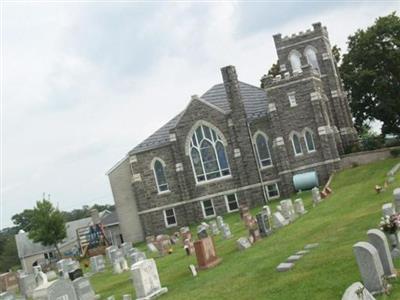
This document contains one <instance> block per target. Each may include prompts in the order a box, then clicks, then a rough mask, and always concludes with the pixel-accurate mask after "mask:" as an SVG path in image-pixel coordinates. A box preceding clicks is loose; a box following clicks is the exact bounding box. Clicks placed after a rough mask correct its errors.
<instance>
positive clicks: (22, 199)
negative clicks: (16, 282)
mask: <svg viewBox="0 0 400 300" xmlns="http://www.w3.org/2000/svg"><path fill="white" fill-rule="evenodd" d="M32 2H33V1H32ZM399 8H400V5H399V2H396V1H391V2H384V1H379V2H377V3H371V2H362V1H358V2H353V3H346V4H345V3H341V4H334V3H333V2H325V3H322V2H321V3H317V2H311V3H310V2H308V3H298V2H297V3H289V2H280V3H279V2H269V3H245V2H242V3H235V4H232V3H219V4H216V3H202V4H201V3H197V4H196V3H169V4H165V3H162V2H159V3H156V2H153V3H150V4H148V3H114V4H112V3H71V4H65V3H64V4H62V3H32V4H29V2H25V3H14V4H13V3H11V2H7V3H4V7H3V18H2V25H3V27H2V28H3V30H2V38H3V44H2V45H1V46H2V50H3V62H4V64H3V65H2V68H3V69H2V71H3V90H2V107H3V110H2V112H1V113H2V115H1V122H2V125H3V127H2V129H3V130H2V132H1V134H2V138H3V143H2V145H1V147H2V154H3V155H2V164H1V171H2V172H1V175H2V176H1V196H2V206H1V208H2V210H1V213H0V215H1V220H0V228H2V227H6V226H9V225H12V222H11V220H10V219H11V216H12V215H13V214H15V213H18V212H21V211H22V210H23V209H25V208H32V207H33V206H34V205H35V202H36V200H38V199H40V198H41V196H42V193H43V192H46V194H51V200H52V201H53V203H54V204H56V205H57V204H58V205H59V208H60V209H63V210H72V209H74V208H80V207H82V205H85V204H87V205H92V204H94V203H110V204H111V203H113V198H112V194H111V190H110V186H109V182H108V178H107V176H106V175H105V173H106V172H107V171H108V169H110V168H111V167H112V166H113V165H114V164H115V163H116V162H117V161H118V160H119V159H121V158H122V157H123V156H124V155H125V154H126V153H127V152H128V151H129V150H130V149H131V148H133V147H134V146H135V145H136V144H137V143H139V142H140V141H141V140H143V139H144V138H146V137H147V136H148V135H149V134H151V133H152V132H153V131H155V130H156V129H157V128H159V127H160V126H161V125H162V124H163V123H165V122H167V121H168V120H169V119H171V118H172V117H174V115H175V114H176V113H178V112H179V111H180V110H182V109H183V108H184V107H185V105H186V104H187V103H188V101H189V100H190V96H191V95H193V94H199V95H201V94H203V93H204V92H205V91H206V90H207V89H208V88H210V87H211V86H212V85H214V84H217V83H220V82H221V81H222V79H221V75H220V68H221V67H222V66H225V65H229V64H232V65H235V66H236V68H237V71H238V75H239V79H240V80H242V81H245V82H248V83H251V84H254V85H257V86H258V85H259V79H260V78H261V76H262V75H263V74H265V73H266V72H267V70H268V68H269V67H270V66H271V64H272V63H273V62H275V61H276V59H277V57H276V53H275V49H274V45H273V39H272V35H273V34H275V33H278V32H280V33H282V35H287V34H292V33H296V32H299V31H305V30H306V29H308V28H311V24H312V23H314V22H318V21H320V22H322V23H323V25H326V26H327V27H328V30H329V34H330V39H331V43H332V44H338V45H339V46H340V47H341V48H342V49H345V48H346V39H347V36H348V35H350V34H352V33H353V32H354V31H355V30H357V29H358V28H365V27H366V26H368V25H371V24H372V23H373V22H374V19H375V18H376V17H378V16H383V15H387V14H389V13H390V12H392V11H394V10H399Z"/></svg>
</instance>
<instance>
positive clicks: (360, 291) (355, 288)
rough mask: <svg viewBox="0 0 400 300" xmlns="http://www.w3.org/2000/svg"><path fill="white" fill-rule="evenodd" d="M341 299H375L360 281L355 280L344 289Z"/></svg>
mask: <svg viewBox="0 0 400 300" xmlns="http://www.w3.org/2000/svg"><path fill="white" fill-rule="evenodd" d="M342 300H375V298H374V296H372V295H371V293H370V292H368V290H367V289H366V288H364V286H363V285H362V283H361V282H355V283H353V284H352V285H350V286H349V287H348V288H347V289H346V291H345V292H344V294H343V297H342Z"/></svg>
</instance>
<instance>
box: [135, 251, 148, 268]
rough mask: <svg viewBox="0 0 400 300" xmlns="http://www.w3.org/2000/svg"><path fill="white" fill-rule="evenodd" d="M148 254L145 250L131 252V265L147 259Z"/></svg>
mask: <svg viewBox="0 0 400 300" xmlns="http://www.w3.org/2000/svg"><path fill="white" fill-rule="evenodd" d="M145 259H146V254H145V253H143V252H135V253H132V254H131V265H133V264H135V263H137V262H138V261H141V260H145Z"/></svg>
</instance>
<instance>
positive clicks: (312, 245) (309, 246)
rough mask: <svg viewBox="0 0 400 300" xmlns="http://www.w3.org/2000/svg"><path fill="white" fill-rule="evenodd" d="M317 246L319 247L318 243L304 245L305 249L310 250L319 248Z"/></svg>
mask: <svg viewBox="0 0 400 300" xmlns="http://www.w3.org/2000/svg"><path fill="white" fill-rule="evenodd" d="M317 247H319V244H318V243H313V244H307V245H305V246H304V250H310V249H314V248H317Z"/></svg>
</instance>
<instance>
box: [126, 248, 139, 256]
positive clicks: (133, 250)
mask: <svg viewBox="0 0 400 300" xmlns="http://www.w3.org/2000/svg"><path fill="white" fill-rule="evenodd" d="M138 251H139V250H138V249H137V248H133V247H132V248H131V249H129V251H128V256H131V255H132V253H135V252H138Z"/></svg>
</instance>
